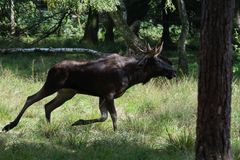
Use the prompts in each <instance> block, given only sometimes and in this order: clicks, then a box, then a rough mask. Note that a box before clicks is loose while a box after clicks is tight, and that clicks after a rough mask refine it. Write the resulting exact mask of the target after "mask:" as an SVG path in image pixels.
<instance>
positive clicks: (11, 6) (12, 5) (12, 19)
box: [10, 0, 16, 35]
mask: <svg viewBox="0 0 240 160" xmlns="http://www.w3.org/2000/svg"><path fill="white" fill-rule="evenodd" d="M14 9H15V4H14V0H10V20H11V22H10V24H11V35H14V34H15V28H16V22H15V10H14Z"/></svg>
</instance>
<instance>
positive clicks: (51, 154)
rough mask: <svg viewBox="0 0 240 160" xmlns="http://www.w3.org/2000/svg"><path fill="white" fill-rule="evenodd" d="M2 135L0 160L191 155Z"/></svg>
mask: <svg viewBox="0 0 240 160" xmlns="http://www.w3.org/2000/svg"><path fill="white" fill-rule="evenodd" d="M6 136H7V135H6ZM6 136H5V135H4V136H1V135H0V159H1V160H10V159H19V160H23V159H24V160H39V159H45V160H48V159H49V160H53V159H54V160H58V159H59V160H60V159H61V160H62V159H63V160H64V159H67V160H73V159H74V160H75V159H80V160H81V159H84V160H96V159H97V160H113V159H118V160H145V159H146V160H169V159H171V160H175V159H176V160H181V159H184V160H186V159H189V158H190V157H191V156H192V153H184V152H181V151H174V152H172V151H171V149H169V148H162V149H154V148H151V147H149V146H147V145H143V144H141V145H140V144H138V143H134V142H128V141H124V140H123V141H122V140H121V139H120V140H116V139H115V140H108V139H102V140H95V141H92V142H82V143H79V144H78V145H77V146H74V148H73V147H69V146H68V145H64V144H61V145H56V144H53V143H52V142H49V141H47V140H44V142H31V141H28V140H23V141H21V140H19V139H18V138H16V137H15V138H16V139H11V140H9V139H8V138H6ZM4 137H5V138H4Z"/></svg>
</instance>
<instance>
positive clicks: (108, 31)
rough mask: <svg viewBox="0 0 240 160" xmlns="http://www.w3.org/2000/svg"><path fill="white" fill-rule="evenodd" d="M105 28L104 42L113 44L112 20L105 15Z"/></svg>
mask: <svg viewBox="0 0 240 160" xmlns="http://www.w3.org/2000/svg"><path fill="white" fill-rule="evenodd" d="M105 27H106V33H105V39H104V41H105V42H107V43H108V42H112V43H113V42H114V33H113V27H114V23H113V20H112V19H111V17H110V16H109V15H107V22H106V24H105Z"/></svg>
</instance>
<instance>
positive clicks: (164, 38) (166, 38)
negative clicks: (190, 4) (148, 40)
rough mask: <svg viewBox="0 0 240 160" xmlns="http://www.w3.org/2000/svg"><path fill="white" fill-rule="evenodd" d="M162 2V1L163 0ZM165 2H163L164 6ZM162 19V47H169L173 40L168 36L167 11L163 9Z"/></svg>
mask: <svg viewBox="0 0 240 160" xmlns="http://www.w3.org/2000/svg"><path fill="white" fill-rule="evenodd" d="M163 2H164V1H163ZM164 6H165V3H164V4H163V7H162V8H164ZM162 14H163V15H162V16H163V18H162V19H163V21H162V26H163V33H162V42H164V48H171V47H172V46H173V42H172V40H171V37H170V32H169V28H170V23H169V13H168V14H167V13H166V12H165V10H163V13H162Z"/></svg>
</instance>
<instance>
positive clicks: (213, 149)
mask: <svg viewBox="0 0 240 160" xmlns="http://www.w3.org/2000/svg"><path fill="white" fill-rule="evenodd" d="M233 8H234V0H203V1H202V9H203V11H202V26H201V51H200V56H199V57H200V59H199V62H200V71H199V82H198V114H197V129H196V132H197V137H196V159H197V160H231V159H232V158H231V147H230V116H231V90H232V89H231V83H232V43H231V31H232V19H233V18H232V17H233Z"/></svg>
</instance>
